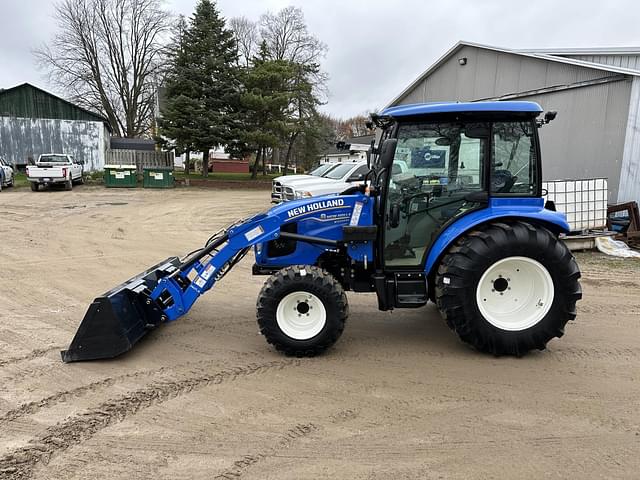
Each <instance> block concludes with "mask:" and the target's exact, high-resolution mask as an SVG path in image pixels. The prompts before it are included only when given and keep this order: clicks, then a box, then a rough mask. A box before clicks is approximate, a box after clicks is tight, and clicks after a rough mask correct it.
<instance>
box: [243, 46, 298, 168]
mask: <svg viewBox="0 0 640 480" xmlns="http://www.w3.org/2000/svg"><path fill="white" fill-rule="evenodd" d="M295 75H296V68H295V65H294V64H292V63H291V62H289V61H287V60H272V59H271V58H270V57H269V54H268V52H267V50H266V45H265V43H264V42H263V43H262V45H261V48H260V52H259V54H258V56H257V57H256V58H254V59H253V62H252V66H251V67H250V68H249V69H248V70H247V73H246V75H245V79H244V92H243V93H242V95H241V98H240V104H241V107H242V111H243V117H244V122H243V125H242V133H241V137H242V141H243V142H244V143H245V144H246V145H247V147H248V149H250V150H252V151H254V152H256V159H255V161H254V164H253V169H252V175H251V177H252V178H256V175H257V172H258V165H259V162H260V160H261V159H262V160H263V162H264V158H265V155H266V152H267V150H268V149H273V148H275V147H278V146H279V145H280V142H281V140H282V138H283V137H284V136H285V135H286V132H287V120H288V119H289V117H290V115H291V112H290V107H291V104H292V103H291V100H292V96H293V91H292V88H291V87H292V84H293V82H294V79H295Z"/></svg>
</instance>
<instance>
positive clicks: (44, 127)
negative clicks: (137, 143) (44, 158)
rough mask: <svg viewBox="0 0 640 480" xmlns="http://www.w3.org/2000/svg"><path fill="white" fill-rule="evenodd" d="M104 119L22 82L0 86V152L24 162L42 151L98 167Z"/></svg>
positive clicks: (104, 147) (89, 167)
mask: <svg viewBox="0 0 640 480" xmlns="http://www.w3.org/2000/svg"><path fill="white" fill-rule="evenodd" d="M109 138H110V132H109V127H108V123H107V121H106V119H104V118H102V117H101V116H99V115H97V114H95V113H93V112H90V111H88V110H85V109H83V108H81V107H78V106H77V105H74V104H72V103H70V102H67V101H66V100H64V99H62V98H60V97H57V96H55V95H53V94H51V93H49V92H46V91H44V90H42V89H40V88H38V87H35V86H33V85H30V84H28V83H24V84H22V85H18V86H16V87H13V88H9V89H6V90H0V153H2V154H3V155H4V157H5V158H6V159H7V161H9V162H10V163H12V164H14V165H17V166H21V165H26V164H27V162H28V160H29V159H33V160H37V159H38V156H39V155H40V154H42V153H68V154H71V155H73V156H75V158H77V159H79V160H84V162H85V168H86V169H87V170H101V169H102V168H103V167H104V164H105V152H106V150H107V148H108V146H109Z"/></svg>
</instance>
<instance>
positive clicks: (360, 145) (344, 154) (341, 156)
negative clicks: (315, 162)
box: [320, 135, 375, 164]
mask: <svg viewBox="0 0 640 480" xmlns="http://www.w3.org/2000/svg"><path fill="white" fill-rule="evenodd" d="M374 138H375V135H365V136H362V137H353V138H349V139H347V140H344V141H342V142H336V143H335V144H334V145H332V146H331V148H329V149H328V150H326V151H325V152H324V153H323V154H322V155H321V156H320V163H321V164H323V163H348V162H359V161H361V160H366V158H367V151H368V150H369V148H370V147H371V140H373V139H374Z"/></svg>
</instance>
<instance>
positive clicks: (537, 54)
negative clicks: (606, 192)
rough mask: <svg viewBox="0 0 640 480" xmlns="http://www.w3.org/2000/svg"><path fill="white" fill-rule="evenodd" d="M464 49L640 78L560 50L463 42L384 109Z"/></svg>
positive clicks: (638, 73) (636, 73)
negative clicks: (517, 56) (518, 48)
mask: <svg viewBox="0 0 640 480" xmlns="http://www.w3.org/2000/svg"><path fill="white" fill-rule="evenodd" d="M464 47H475V48H482V49H485V50H491V51H494V52H501V53H508V54H512V55H519V56H523V57H529V58H536V59H540V60H547V61H550V62H557V63H564V64H567V65H575V66H579V67H584V68H590V69H593V70H600V71H603V72H613V73H619V74H624V75H631V76H640V70H633V69H629V68H621V67H616V66H611V65H604V64H600V63H592V62H587V61H584V60H577V59H575V58H568V57H562V56H556V55H561V53H558V52H559V50H554V51H553V52H554V54H555V55H554V54H552V53H551V52H543V51H538V50H536V51H533V50H511V49H507V48H501V47H494V46H491V45H484V44H481V43H474V42H467V41H463V40H461V41H459V42H458V43H456V44H455V45H454V46H453V47H451V48H450V49H449V50H447V51H446V52H445V54H444V55H442V56H441V57H440V58H439V59H438V60H436V61H435V62H434V63H433V64H432V65H431V66H429V68H427V69H426V70H425V71H424V72H422V73H421V74H420V75H419V76H418V77H417V78H416V79H415V80H414V81H413V82H411V84H409V86H407V87H406V88H405V89H404V90H402V92H400V93H399V94H398V95H396V96H395V97H394V98H393V99H392V100H391V101H390V102H389V103H388V104H387V105H386V106H385V107H384V108H388V107H390V106H392V105H393V104H395V103H396V102H398V101H399V100H400V99H402V98H403V97H404V96H405V95H406V94H407V93H409V92H410V91H411V90H413V89H414V87H415V86H417V85H418V84H419V83H420V82H422V81H423V80H424V79H425V78H427V77H428V76H429V75H430V74H431V73H432V72H433V71H435V70H436V69H437V68H438V67H440V66H441V65H442V64H443V63H445V62H446V61H447V60H449V59H450V58H451V57H452V56H454V55H455V54H456V53H457V52H458V51H460V50H461V49H462V48H464ZM618 50H620V49H618ZM637 50H638V49H634V50H633V51H634V52H635V51H637Z"/></svg>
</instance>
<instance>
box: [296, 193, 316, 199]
mask: <svg viewBox="0 0 640 480" xmlns="http://www.w3.org/2000/svg"><path fill="white" fill-rule="evenodd" d="M309 197H313V193H311V192H296V198H309Z"/></svg>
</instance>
